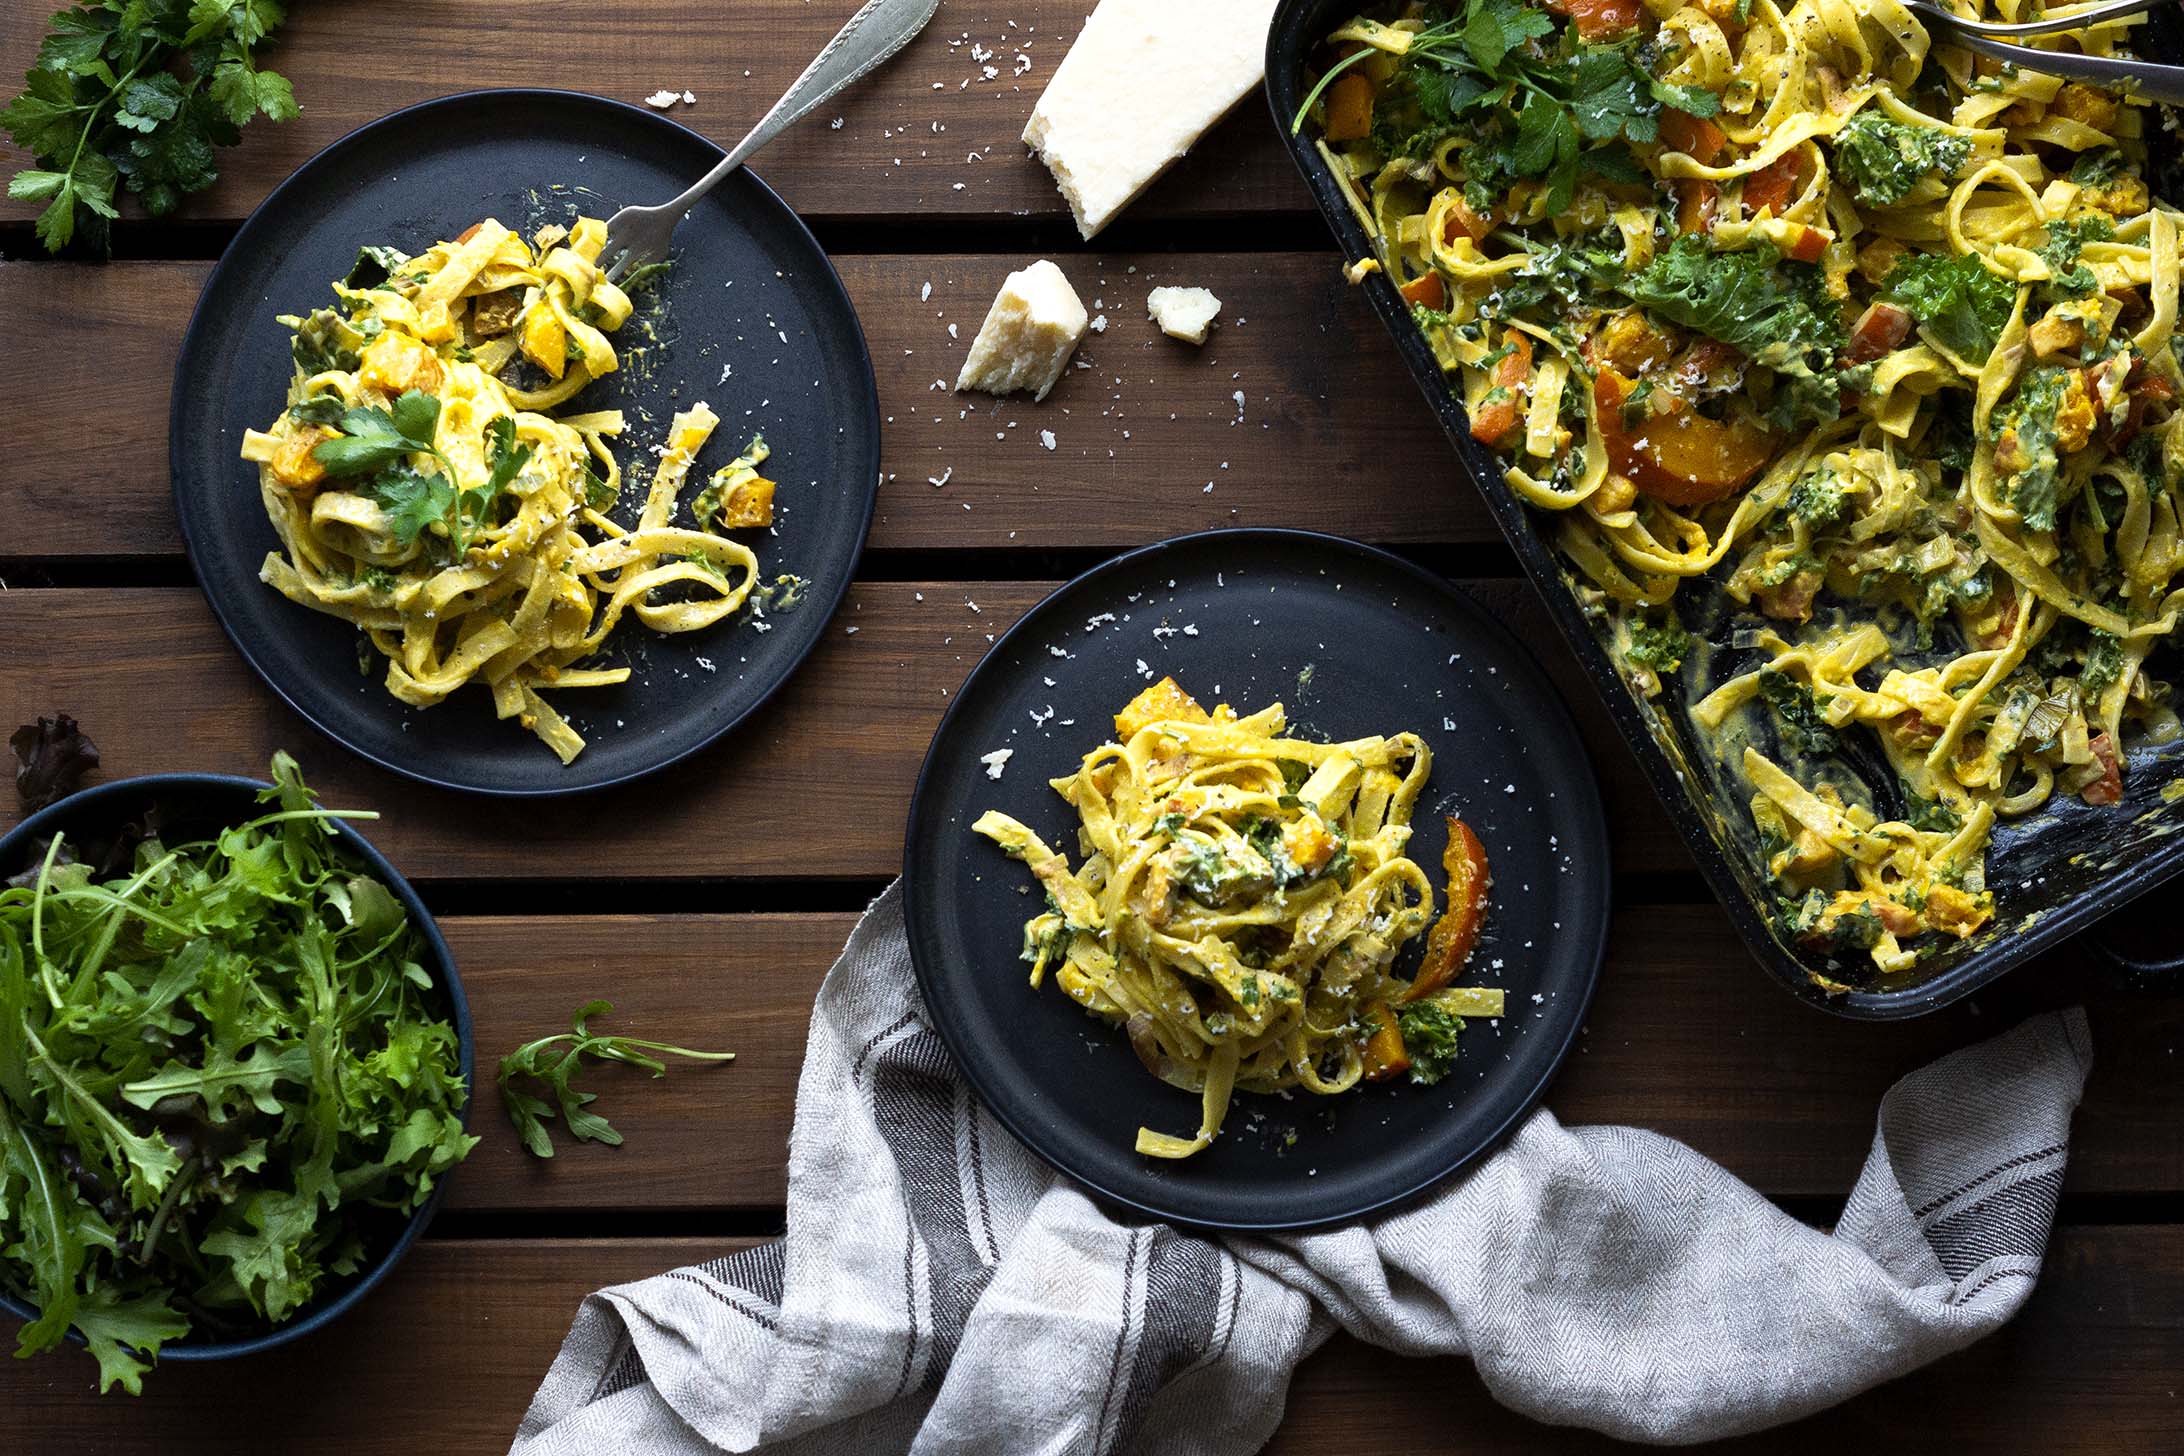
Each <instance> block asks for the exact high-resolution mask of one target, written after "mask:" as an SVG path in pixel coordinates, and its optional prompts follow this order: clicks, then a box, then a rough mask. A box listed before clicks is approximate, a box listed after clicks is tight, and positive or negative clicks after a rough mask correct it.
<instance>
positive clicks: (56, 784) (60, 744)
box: [8, 713, 99, 814]
mask: <svg viewBox="0 0 2184 1456" xmlns="http://www.w3.org/2000/svg"><path fill="white" fill-rule="evenodd" d="M8 747H10V748H12V749H14V750H15V764H16V767H15V794H16V797H17V798H19V799H21V800H22V801H23V812H24V813H25V814H33V813H36V812H37V811H38V810H40V809H43V808H44V807H45V806H46V805H48V804H52V803H57V802H59V801H60V800H62V799H65V798H67V797H68V796H69V795H70V794H73V793H74V792H76V789H77V786H78V785H79V784H81V783H82V781H83V776H84V775H85V774H87V773H89V772H91V770H93V769H95V768H97V767H98V766H99V750H98V746H97V745H96V744H94V743H93V742H92V741H91V740H90V739H88V738H86V737H84V736H83V732H82V730H81V729H80V728H78V727H77V725H76V720H75V719H74V718H71V717H69V716H68V715H67V714H66V713H60V714H56V715H55V716H53V717H51V718H40V719H39V720H38V721H37V722H35V723H25V724H24V725H23V726H22V727H20V728H18V729H16V730H15V732H14V734H13V735H11V736H10V737H9V739H8Z"/></svg>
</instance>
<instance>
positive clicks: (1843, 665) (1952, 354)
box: [1300, 0, 2184, 973]
mask: <svg viewBox="0 0 2184 1456" xmlns="http://www.w3.org/2000/svg"><path fill="white" fill-rule="evenodd" d="M1542 4H1543V5H1544V7H1545V8H1541V6H1542ZM1953 8H1954V9H1955V10H1956V11H1957V12H1958V13H1961V14H1965V15H1975V14H1977V15H1985V16H1989V17H1993V18H1997V19H2003V20H2016V19H2024V18H2028V17H2031V16H2034V15H2043V14H2044V15H2056V14H2067V13H2068V12H2069V10H2070V9H2072V8H2073V7H2071V6H2067V5H2066V6H2052V5H2051V6H2048V7H2046V8H2045V9H2044V10H2043V9H2042V8H2040V7H2039V6H2037V5H2034V4H2032V3H2031V0H1953ZM2077 8H2083V7H2077ZM1376 17H1377V18H1376ZM2132 23H2133V19H2131V18H2125V19H2118V20H2111V21H2107V22H2103V23H2101V24H2100V25H2098V26H2096V27H2094V28H2092V29H2089V30H2085V31H2082V32H2078V33H2073V34H2070V35H2067V36H2054V37H2047V38H2044V39H2042V40H2040V41H2038V42H2036V44H2040V45H2045V46H2070V47H2075V48H2077V49H2079V50H2082V51H2085V52H2088V53H2092V54H2100V55H2116V54H2122V53H2125V45H2126V41H2127V37H2128V33H2129V32H2128V27H2129V26H2130V25H2131V24H2132ZM1330 45H1331V48H1330V50H1329V52H1328V72H1327V75H1326V77H1325V78H1324V79H1323V80H1322V82H1321V85H1320V88H1319V89H1318V90H1316V91H1315V93H1314V95H1313V98H1312V100H1311V101H1310V102H1309V103H1308V105H1307V114H1306V115H1305V116H1303V117H1300V122H1303V121H1307V120H1308V121H1311V122H1313V123H1314V124H1316V125H1317V127H1318V130H1319V133H1320V137H1321V140H1320V143H1319V144H1320V147H1321V149H1322V153H1323V155H1324V156H1325V157H1326V159H1327V160H1328V162H1329V164H1330V165H1331V166H1332V167H1333V169H1334V171H1335V174H1336V176H1337V178H1338V180H1339V181H1340V182H1341V184H1342V186H1343V188H1344V189H1345V191H1346V193H1347V195H1348V197H1349V199H1350V202H1351V205H1352V206H1353V208H1354V209H1355V210H1356V212H1357V215H1358V217H1359V219H1360V221H1361V222H1363V223H1364V224H1365V226H1366V228H1367V230H1368V232H1369V233H1370V234H1371V236H1372V237H1373V239H1374V241H1375V256H1374V257H1372V258H1370V259H1362V260H1359V264H1361V265H1370V268H1371V270H1373V271H1378V272H1381V273H1384V274H1385V275H1386V276H1387V277H1388V278H1389V279H1390V280H1391V281H1392V282H1393V283H1394V284H1395V285H1396V286H1397V287H1398V288H1399V289H1400V290H1401V292H1402V294H1403V296H1404V298H1405V299H1406V300H1408V301H1409V302H1410V304H1411V305H1412V306H1413V312H1414V315H1415V318H1416V320H1417V322H1418V325H1419V327H1420V328H1421V329H1422V330H1423V331H1424V333H1425V335H1426V337H1427V339H1428V340H1429V341H1430V342H1431V344H1432V346H1433V349H1434V351H1435V352H1436V354H1437V355H1438V356H1439V359H1440V361H1441V363H1442V365H1443V367H1444V368H1445V369H1447V370H1448V371H1449V372H1450V374H1451V375H1452V376H1453V382H1454V384H1455V387H1456V388H1457V389H1458V390H1459V391H1460V394H1461V397H1462V399H1463V402H1464V405H1465V408H1466V411H1467V413H1468V415H1469V419H1470V422H1471V432H1472V434H1473V436H1474V437H1475V438H1476V439H1478V440H1479V441H1481V442H1482V443H1484V444H1486V445H1487V446H1489V447H1491V448H1492V449H1494V450H1495V451H1497V452H1498V453H1499V455H1500V457H1501V458H1502V460H1503V461H1504V462H1505V471H1504V476H1503V479H1504V481H1505V483H1506V485H1507V487H1508V488H1509V489H1510V490H1511V491H1513V492H1515V493H1516V494H1517V496H1518V497H1519V498H1521V499H1522V500H1523V501H1525V502H1526V503H1527V504H1529V505H1530V506H1532V507H1535V508H1536V509H1537V510H1538V511H1539V512H1540V513H1541V516H1542V525H1543V526H1548V527H1549V528H1550V529H1551V532H1552V536H1553V539H1554V541H1555V542H1556V544H1557V545H1558V546H1559V547H1560V549H1561V550H1562V552H1563V553H1564V554H1565V556H1566V557H1567V559H1568V561H1569V563H1570V565H1571V568H1572V572H1573V575H1574V577H1575V578H1576V581H1577V583H1578V584H1579V594H1580V597H1581V600H1582V601H1583V602H1584V603H1585V604H1586V605H1587V607H1588V608H1589V609H1590V610H1592V611H1593V612H1595V613H1596V614H1597V615H1599V616H1600V617H1601V618H1602V619H1604V620H1606V621H1608V622H1609V623H1611V624H1612V634H1613V639H1614V647H1615V648H1616V650H1617V652H1618V654H1619V655H1620V657H1621V658H1622V660H1623V662H1624V665H1625V668H1626V672H1627V675H1628V677H1629V679H1630V681H1631V683H1632V685H1633V686H1634V688H1635V689H1636V690H1637V691H1639V692H1640V693H1642V694H1645V695H1648V696H1652V695H1656V694H1659V693H1660V692H1661V691H1662V690H1663V687H1664V683H1675V684H1677V685H1679V686H1682V687H1686V688H1688V689H1690V694H1691V696H1692V697H1693V698H1696V699H1698V701H1696V703H1695V704H1694V705H1693V706H1692V707H1691V710H1690V711H1691V718H1692V721H1693V723H1694V724H1695V725H1696V726H1697V727H1698V728H1699V729H1700V730H1702V733H1703V734H1705V735H1710V736H1711V737H1712V739H1713V741H1715V742H1717V743H1719V744H1721V745H1723V752H1724V756H1725V758H1726V760H1727V761H1728V762H1730V763H1731V764H1732V765H1733V766H1734V768H1735V770H1736V771H1737V772H1738V773H1741V775H1742V776H1743V777H1744V779H1745V780H1746V781H1748V782H1749V784H1750V785H1751V787H1752V789H1753V791H1754V792H1753V797H1752V811H1753V815H1754V820H1755V823H1756V826H1757V829H1758V831H1759V838H1760V841H1761V849H1762V853H1763V855H1764V857H1765V860H1766V868H1767V871H1768V873H1769V875H1771V877H1772V879H1773V882H1774V884H1775V886H1776V888H1777V890H1778V892H1779V896H1780V906H1781V921H1782V925H1783V928H1784V931H1785V933H1786V934H1789V935H1791V936H1794V937H1796V938H1797V939H1798V940H1799V941H1801V942H1802V943H1803V944H1804V945H1806V946H1807V947H1809V948H1811V949H1813V950H1814V951H1816V952H1818V953H1820V954H1822V955H1825V956H1827V957H1829V958H1830V964H1831V966H1833V965H1834V964H1836V962H1835V961H1834V959H1833V958H1834V957H1836V956H1838V955H1841V956H1845V957H1848V958H1849V959H1850V964H1851V965H1852V966H1853V967H1855V966H1856V965H1857V963H1858V962H1859V961H1861V960H1866V959H1869V960H1870V962H1871V967H1870V968H1869V971H1868V973H1870V969H1878V970H1880V971H1888V972H1893V971H1901V970H1905V969H1908V968H1909V967H1910V966H1912V965H1913V964H1915V963H1916V962H1917V960H1918V959H1919V958H1920V957H1921V956H1923V955H1925V954H1928V953H1931V952H1932V951H1933V950H1934V949H1936V948H1938V947H1939V946H1940V945H1942V944H1945V943H1947V941H1948V940H1951V939H1958V938H1966V937H1970V936H1971V935H1973V934H1975V933H1976V932H1977V931H1978V930H1979V929H1980V928H1981V927H1982V926H1984V925H1986V924H1988V923H1989V922H1990V921H1991V920H1992V919H1993V916H1994V913H1995V906H1994V897H1993V895H1992V894H1991V893H1990V891H1989V888H1988V886H1987V883H1986V874H1985V858H1986V850H1987V845H1988V840H1989V836H1990V834H1991V832H1992V830H1993V828H1994V826H1995V825H1996V824H1997V823H1998V822H2000V821H2003V820H2007V819H2010V818H2013V817H2022V816H2025V815H2028V814H2032V813H2034V812H2036V811H2040V810H2042V809H2043V808H2044V807H2045V806H2049V805H2051V804H2052V802H2053V801H2054V799H2055V798H2056V797H2057V796H2059V795H2075V796H2077V797H2078V798H2080V799H2082V800H2083V801H2084V802H2085V803H2087V804H2091V805H2096V806H2105V805H2114V804H2117V803H2118V802H2120V801H2121V799H2122V798H2123V792H2124V771H2125V768H2126V765H2127V757H2128V749H2129V747H2130V745H2131V743H2132V742H2134V741H2146V740H2161V739H2165V738H2168V737H2172V736H2174V735H2175V734H2176V733H2177V731H2178V724H2177V718H2176V715H2175V713H2174V712H2173V711H2172V709H2171V706H2170V702H2169V699H2170V692H2171V687H2170V683H2169V681H2168V679H2167V675H2166V674H2164V673H2161V672H2157V671H2156V668H2157V666H2158V665H2159V663H2160V660H2161V654H2162V653H2163V651H2164V649H2165V648H2168V647H2169V646H2171V645H2172V644H2173V643H2174V642H2175V641H2176V640H2177V635H2178V634H2177V626H2178V618H2179V613H2180V610H2184V578H2180V575H2179V572H2180V568H2184V544H2180V534H2179V490H2178V485H2179V481H2180V480H2184V414H2180V413H2179V412H2178V411H2177V410H2176V408H2175V407H2174V402H2175V400H2176V398H2177V395H2178V393H2179V390H2180V387H2184V371H2180V365H2179V345H2178V342H2177V338H2176V334H2175V325H2176V315H2177V296H2178V282H2179V228H2180V226H2184V214H2180V213H2179V212H2178V211H2177V210H2176V209H2174V208H2172V207H2170V206H2169V205H2168V204H2166V203H2162V202H2158V201H2156V200H2154V199H2153V198H2152V197H2151V196H2150V195H2149V192H2148V188H2147V184H2146V182H2145V180H2144V179H2143V176H2142V170H2143V161H2144V158H2145V154H2146V149H2147V146H2148V143H2149V141H2150V140H2151V139H2152V137H2153V135H2154V134H2155V131H2156V129H2157V127H2159V126H2160V125H2162V124H2163V123H2164V117H2163V114H2162V113H2161V112H2160V111H2159V110H2158V109H2156V108H2153V107H2151V106H2146V105H2142V104H2135V103H2134V102H2133V101H2132V100H2131V99H2130V98H2129V97H2125V96H2119V95H2115V94H2110V93H2108V92H2105V91H2102V90H2100V89H2098V88H2095V87H2092V86H2088V85H2084V84H2080V83H2075V82H2064V81H2062V80H2060V79H2058V78H2056V77H2053V76H2046V75H2042V74H2040V73H2039V72H2036V71H2032V70H2022V69H2018V68H2014V67H2006V66H2001V65H1997V64H1994V63H1992V62H1988V61H1985V60H1975V58H1974V57H1972V56H1971V55H1970V54H1968V53H1966V52H1964V51H1961V50H1956V49H1952V48H1947V47H1942V48H1939V49H1935V48H1932V47H1931V46H1930V40H1929V37H1928V34H1927V32H1926V30H1925V28H1924V27H1923V26H1921V25H1920V23H1919V21H1918V19H1917V18H1916V16H1915V15H1914V14H1912V13H1911V12H1910V11H1908V10H1906V9H1905V8H1904V7H1903V6H1902V5H1901V4H1899V3H1897V0H1795V3H1794V4H1783V3H1780V0H1691V3H1685V0H1642V3H1641V0H1460V3H1458V4H1455V5H1453V6H1451V5H1409V6H1404V7H1399V8H1391V9H1388V10H1382V11H1377V12H1375V16H1374V17H1360V18H1359V19H1358V20H1356V21H1353V22H1352V23H1351V24H1349V25H1347V26H1345V27H1343V28H1342V29H1341V30H1339V31H1337V32H1336V33H1335V34H1334V36H1332V37H1331V38H1330ZM2168 144H2170V145H2174V142H2173V139H2172V140H2170V141H2169V143H2168ZM1365 271H1366V269H1365V268H1364V267H1361V266H1353V269H1352V272H1353V281H1354V279H1355V277H1356V276H1359V275H1362V273H1363V272H1365ZM1679 609H1681V612H1682V613H1689V614H1691V618H1690V620H1691V622H1692V623H1693V624H1694V625H1697V626H1698V627H1700V628H1701V629H1702V633H1703V635H1704V636H1705V637H1707V638H1710V639H1711V640H1710V641H1703V640H1694V638H1693V637H1692V636H1691V635H1690V633H1689V632H1688V631H1687V628H1686V622H1685V620H1684V619H1683V618H1682V616H1681V615H1680V610H1679ZM1731 654H1743V656H1742V657H1741V660H1740V659H1739V658H1737V657H1734V656H1732V655H1731ZM1716 663H1721V664H1725V665H1732V666H1734V668H1735V669H1736V670H1735V671H1734V672H1733V673H1732V674H1731V675H1730V676H1729V677H1728V679H1727V680H1726V681H1722V682H1718V683H1716V682H1712V681H1707V680H1705V679H1706V678H1707V677H1708V676H1709V674H1708V673H1707V669H1708V668H1710V667H1711V666H1713V665H1715V664H1716ZM1860 727H1862V728H1863V729H1865V730H1868V731H1869V732H1870V735H1871V737H1870V740H1868V741H1869V742H1870V743H1872V744H1874V745H1876V746H1877V748H1878V750H1879V752H1878V755H1875V754H1873V753H1871V752H1870V751H1867V750H1866V748H1865V745H1864V744H1863V743H1860V744H1853V743H1852V742H1851V741H1850V740H1849V739H1848V738H1846V734H1847V733H1848V732H1849V731H1851V730H1853V729H1855V728H1860ZM1732 729H1734V730H1735V732H1734V734H1733V735H1732V734H1731V730H1732ZM1753 731H1757V732H1758V733H1759V734H1760V735H1761V740H1760V741H1758V742H1755V741H1752V732H1753ZM1768 737H1771V739H1772V742H1771V743H1768V742H1767V741H1766V739H1767V738H1768ZM1861 755H1862V756H1863V761H1864V762H1865V763H1868V764H1875V763H1878V762H1885V764H1886V765H1887V767H1888V769H1889V770H1890V772H1889V773H1888V775H1887V776H1886V781H1884V782H1878V783H1875V782H1870V781H1869V780H1870V778H1871V775H1870V773H1867V772H1862V771H1861V769H1860V766H1859V760H1860V757H1861Z"/></svg>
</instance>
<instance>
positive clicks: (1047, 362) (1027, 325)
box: [955, 258, 1090, 399]
mask: <svg viewBox="0 0 2184 1456" xmlns="http://www.w3.org/2000/svg"><path fill="white" fill-rule="evenodd" d="M1089 322H1090V321H1089V320H1088V319H1087V318H1086V316H1085V311H1084V304H1083V303H1082V302H1081V301H1080V300H1079V299H1078V297H1077V290H1076V289H1074V288H1072V287H1070V286H1069V280H1068V279H1067V278H1065V277H1063V276H1062V270H1061V269H1059V268H1057V267H1055V266H1054V265H1053V264H1052V263H1050V262H1048V261H1047V260H1046V259H1044V258H1041V259H1040V260H1039V261H1038V262H1036V263H1034V264H1032V265H1031V266H1030V267H1029V268H1024V269H1020V270H1019V271H1017V272H1014V273H1011V274H1010V275H1009V276H1008V277H1007V279H1005V280H1004V281H1003V282H1002V284H1001V292H1000V293H999V294H997V295H996V296H995V297H994V300H993V307H992V308H990V309H988V310H986V321H985V322H984V323H982V324H980V325H979V326H978V337H977V338H975V339H973V340H971V352H970V354H969V355H968V356H967V357H966V358H965V359H964V361H963V371H962V372H961V373H960V374H958V375H957V376H956V386H955V387H956V389H957V391H958V392H961V391H963V390H966V389H981V390H984V391H985V392H986V393H988V394H1010V393H1013V392H1014V391H1016V390H1019V389H1028V390H1031V391H1033V398H1035V399H1045V398H1046V397H1047V391H1048V390H1050V389H1052V388H1053V387H1054V381H1056V380H1057V379H1060V378H1061V377H1062V371H1063V370H1065V369H1067V368H1068V367H1069V356H1070V355H1071V354H1073V353H1075V352H1076V351H1077V345H1078V343H1079V342H1080V341H1082V340H1083V338H1084V331H1085V328H1086V327H1087V325H1088V324H1089Z"/></svg>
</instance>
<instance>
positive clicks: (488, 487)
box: [463, 415, 531, 524]
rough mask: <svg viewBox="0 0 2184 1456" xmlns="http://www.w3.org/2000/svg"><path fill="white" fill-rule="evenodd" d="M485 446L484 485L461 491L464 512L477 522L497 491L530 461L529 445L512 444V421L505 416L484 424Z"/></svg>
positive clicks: (494, 497)
mask: <svg viewBox="0 0 2184 1456" xmlns="http://www.w3.org/2000/svg"><path fill="white" fill-rule="evenodd" d="M485 445H486V459H487V460H488V462H489V463H490V465H491V467H492V473H491V474H490V475H488V476H487V477H486V482H485V484H484V485H482V486H473V487H472V488H471V489H469V490H466V491H464V492H463V510H464V513H465V514H466V515H467V516H468V517H469V518H470V519H471V520H473V521H476V522H479V523H481V524H482V523H483V522H484V521H485V516H486V512H487V511H489V510H491V509H492V506H493V502H494V501H495V500H496V499H498V498H499V496H500V493H501V492H502V491H504V490H506V489H507V488H508V487H509V486H510V485H511V484H513V483H514V482H515V479H516V477H517V476H519V475H521V474H522V473H523V467H524V466H526V465H528V464H530V463H531V447H530V446H529V445H518V444H517V443H516V422H515V421H514V420H513V419H511V418H509V417H508V416H507V415H500V416H497V417H496V418H495V419H494V420H493V421H492V423H490V424H488V425H487V426H486V427H485Z"/></svg>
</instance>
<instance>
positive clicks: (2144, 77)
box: [1942, 29, 2184, 106]
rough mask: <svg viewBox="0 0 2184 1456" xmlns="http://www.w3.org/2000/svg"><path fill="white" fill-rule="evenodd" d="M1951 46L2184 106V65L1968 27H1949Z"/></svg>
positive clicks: (2025, 66) (1946, 37)
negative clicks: (2056, 47)
mask: <svg viewBox="0 0 2184 1456" xmlns="http://www.w3.org/2000/svg"><path fill="white" fill-rule="evenodd" d="M1942 38H1943V39H1945V40H1946V41H1947V42H1948V43H1949V44H1950V45H1960V46H1962V47H1964V48H1965V49H1966V50H1968V51H1972V52H1975V53H1976V54H1979V55H1982V56H1992V57H1993V58H1994V59H1995V60H1998V61H2008V62H2010V63H2012V64H2013V65H2016V66H2018V67H2020V68H2022V69H2024V70H2027V71H2044V72H2046V73H2047V74H2048V75H2050V76H2061V77H2063V78H2065V79H2066V80H2071V81H2091V82H2093V83H2095V84H2096V85H2101V86H2114V87H2118V88H2122V89H2127V90H2128V91H2129V92H2130V94H2133V95H2137V96H2142V97H2145V98H2146V99H2147V100H2150V101H2166V102H2168V103H2169V104H2170V105H2172V106H2184V66H2164V65H2160V64H2157V63H2155V62H2153V61H2139V60H2125V59H2123V58H2122V57H2120V56H2081V55H2076V54H2073V53H2071V52H2069V51H2044V50H2035V49H2033V48H2032V47H2030V46H2021V45H2012V44H2011V43H2010V42H2008V41H1997V40H1987V39H1985V38H1983V37H1981V36H1977V35H1974V34H1972V33H1971V32H1970V31H1965V30H1954V29H1952V30H1950V31H1949V32H1948V33H1947V35H1946V36H1945V37H1942Z"/></svg>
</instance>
